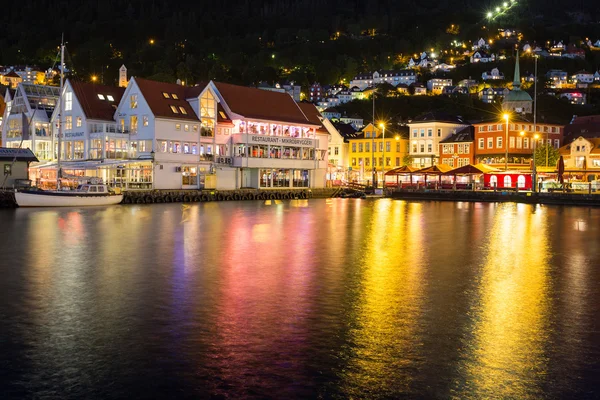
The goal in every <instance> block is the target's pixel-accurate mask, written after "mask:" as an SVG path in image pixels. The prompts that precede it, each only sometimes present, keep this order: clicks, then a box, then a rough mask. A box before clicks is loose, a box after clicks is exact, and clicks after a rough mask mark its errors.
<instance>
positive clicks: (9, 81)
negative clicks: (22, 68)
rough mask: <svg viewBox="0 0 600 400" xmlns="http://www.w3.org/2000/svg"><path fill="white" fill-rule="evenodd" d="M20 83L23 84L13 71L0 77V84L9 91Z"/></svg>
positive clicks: (21, 79)
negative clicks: (8, 88)
mask: <svg viewBox="0 0 600 400" xmlns="http://www.w3.org/2000/svg"><path fill="white" fill-rule="evenodd" d="M21 82H23V78H21V77H20V76H19V75H17V73H16V72H15V71H10V72H8V73H6V74H4V75H0V84H2V85H4V86H8V87H10V88H11V89H16V88H17V86H18V85H19V83H21Z"/></svg>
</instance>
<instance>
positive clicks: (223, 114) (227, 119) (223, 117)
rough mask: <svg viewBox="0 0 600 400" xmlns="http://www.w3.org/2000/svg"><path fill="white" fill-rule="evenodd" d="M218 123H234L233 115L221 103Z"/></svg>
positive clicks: (218, 110)
mask: <svg viewBox="0 0 600 400" xmlns="http://www.w3.org/2000/svg"><path fill="white" fill-rule="evenodd" d="M217 123H218V124H219V125H233V121H232V120H231V117H229V115H227V111H225V109H224V108H223V106H222V105H221V103H219V104H218V105H217Z"/></svg>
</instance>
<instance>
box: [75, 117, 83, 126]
mask: <svg viewBox="0 0 600 400" xmlns="http://www.w3.org/2000/svg"><path fill="white" fill-rule="evenodd" d="M75 121H76V122H75V125H76V126H77V127H78V128H81V124H82V122H81V117H77V119H76V120H75Z"/></svg>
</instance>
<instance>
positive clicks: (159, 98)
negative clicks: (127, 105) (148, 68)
mask: <svg viewBox="0 0 600 400" xmlns="http://www.w3.org/2000/svg"><path fill="white" fill-rule="evenodd" d="M134 79H135V82H136V83H137V85H138V87H139V88H140V91H141V92H142V95H143V96H144V99H145V100H146V102H147V103H148V106H149V107H150V109H151V110H152V113H153V114H154V116H155V117H162V118H172V119H185V120H194V121H198V116H197V115H196V113H195V112H194V109H193V108H192V106H191V105H190V103H188V102H187V101H186V98H190V97H194V96H193V95H190V93H195V92H196V91H198V94H200V92H201V91H202V90H203V89H204V87H200V86H194V87H192V88H188V87H185V86H181V85H177V84H175V83H165V82H157V81H151V80H148V79H143V78H134ZM167 96H168V97H167ZM196 96H197V95H196ZM171 106H173V107H174V108H175V109H176V110H177V113H175V112H173V110H172V108H171ZM182 109H183V110H184V111H183V112H182V111H181V110H182Z"/></svg>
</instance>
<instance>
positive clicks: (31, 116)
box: [2, 83, 60, 163]
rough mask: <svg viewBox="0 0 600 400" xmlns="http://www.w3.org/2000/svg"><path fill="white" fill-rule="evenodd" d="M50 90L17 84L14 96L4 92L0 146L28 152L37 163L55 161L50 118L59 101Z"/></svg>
mask: <svg viewBox="0 0 600 400" xmlns="http://www.w3.org/2000/svg"><path fill="white" fill-rule="evenodd" d="M59 92H60V89H59V88H58V87H54V86H44V85H34V84H30V83H20V84H19V85H18V86H17V88H16V90H15V92H14V94H12V95H11V94H10V93H9V92H7V95H6V96H5V101H6V108H5V110H4V116H3V118H2V121H3V122H2V144H3V146H4V147H9V148H18V147H22V148H28V149H31V151H32V152H33V153H34V154H35V156H36V157H37V158H38V159H39V161H40V162H41V163H43V162H47V161H51V160H53V159H55V155H54V150H55V149H54V139H53V137H52V128H51V116H52V113H53V112H54V109H55V108H56V105H57V103H58V100H59V95H60V93H59Z"/></svg>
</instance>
